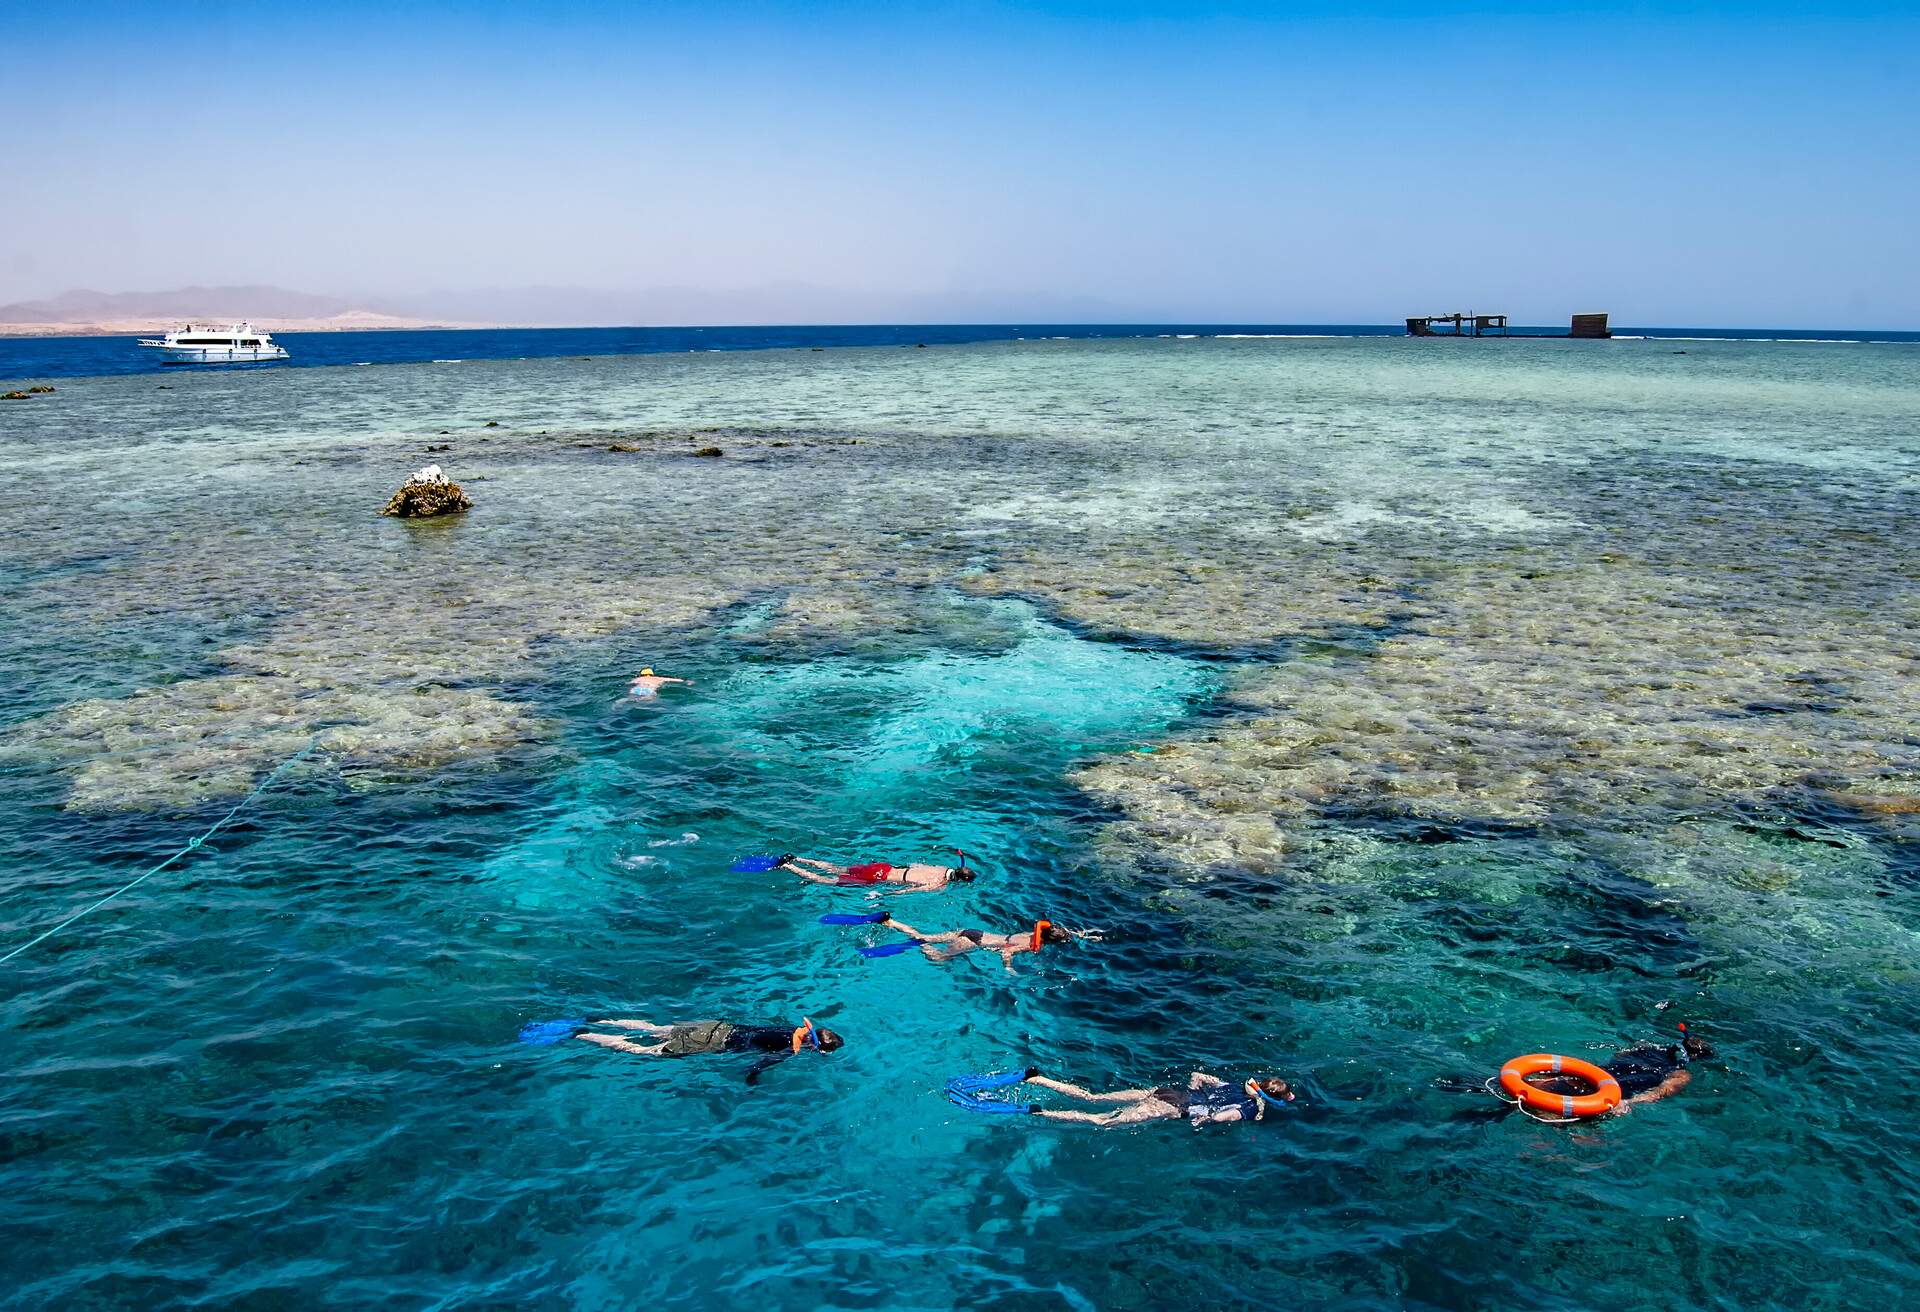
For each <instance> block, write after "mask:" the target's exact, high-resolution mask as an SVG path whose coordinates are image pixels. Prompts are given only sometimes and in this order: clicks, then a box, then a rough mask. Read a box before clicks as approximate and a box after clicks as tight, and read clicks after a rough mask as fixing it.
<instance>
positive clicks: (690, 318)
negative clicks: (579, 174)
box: [0, 283, 1128, 331]
mask: <svg viewBox="0 0 1920 1312" xmlns="http://www.w3.org/2000/svg"><path fill="white" fill-rule="evenodd" d="M202 319H204V320H215V319H222V320H234V319H250V320H252V321H253V322H254V323H256V324H261V325H263V326H267V325H272V324H275V323H280V324H283V325H291V324H293V323H295V322H298V323H299V324H300V325H301V326H302V327H325V326H329V322H328V321H335V322H334V324H333V326H338V327H401V326H412V325H418V324H424V323H433V324H443V325H449V326H458V325H472V324H494V325H508V324H512V325H522V326H527V327H541V326H548V327H569V328H573V327H580V328H586V327H602V326H606V327H614V326H628V325H646V324H670V325H702V324H708V325H711V324H796V323H797V324H831V323H1115V322H1126V321H1128V316H1127V314H1126V313H1125V312H1124V311H1123V310H1122V308H1121V307H1119V306H1116V305H1113V304H1111V303H1109V302H1106V301H1101V300H1097V299H1095V298H1092V297H1077V296H1048V295H1045V294H1041V295H1022V296H1018V297H1015V296H1003V295H995V294H991V293H986V294H981V293H951V292H949V293H905V294H888V293H871V292H848V291H840V290H836V289H833V288H827V287H816V286H812V285H809V284H805V283H770V284H767V285H764V286H760V287H752V288H742V289H738V290H731V291H728V290H721V291H714V290H707V289H703V288H697V287H673V286H669V287H650V288H645V289H628V290H605V289H593V288H584V287H500V288H492V289H487V290H481V291H440V292H425V293H421V294H419V295H410V296H383V297H378V298H373V299H371V300H348V299H346V298H343V297H339V296H320V295H315V294H314V293H311V292H298V291H289V290H287V289H286V288H284V287H266V286H241V287H180V288H176V289H174V290H172V291H157V292H96V291H70V292H64V293H62V294H61V295H59V296H51V297H47V298H46V299H44V300H37V301H16V302H14V303H13V304H11V305H0V325H11V326H14V327H16V328H17V329H19V330H22V331H33V326H34V325H42V324H59V325H93V326H96V328H100V327H105V326H107V325H121V326H124V325H127V324H132V323H144V324H147V325H150V326H155V327H157V326H159V325H161V324H163V323H169V322H174V321H179V320H202Z"/></svg>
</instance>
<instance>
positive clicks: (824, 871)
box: [775, 848, 978, 893]
mask: <svg viewBox="0 0 1920 1312" xmlns="http://www.w3.org/2000/svg"><path fill="white" fill-rule="evenodd" d="M954 850H955V851H956V852H959V849H958V848H955V849H954ZM806 866H810V867H812V869H802V867H806ZM775 868H776V869H780V870H787V871H791V872H792V873H794V874H796V875H798V876H800V878H802V879H808V880H812V881H813V882H814V883H816V884H829V885H837V886H839V887H843V888H862V887H870V888H875V889H878V888H879V887H880V886H882V885H885V884H897V885H899V887H898V888H896V889H893V890H891V891H893V892H898V893H937V892H939V891H940V890H941V889H943V888H945V887H946V886H947V885H948V884H949V883H951V882H953V881H954V880H956V879H957V880H959V881H961V882H962V883H970V882H972V880H973V879H974V878H975V876H976V874H977V873H978V872H977V871H973V870H969V869H968V868H967V854H966V853H965V852H960V864H959V865H957V866H929V865H911V866H896V865H890V864H888V863H887V862H885V861H870V862H868V863H867V864H865V865H858V866H836V865H834V864H832V863H831V862H827V861H815V860H814V859H813V858H811V857H804V856H794V855H792V854H791V853H789V854H788V855H786V856H784V857H781V858H780V861H779V863H778V864H777V866H776V867H775Z"/></svg>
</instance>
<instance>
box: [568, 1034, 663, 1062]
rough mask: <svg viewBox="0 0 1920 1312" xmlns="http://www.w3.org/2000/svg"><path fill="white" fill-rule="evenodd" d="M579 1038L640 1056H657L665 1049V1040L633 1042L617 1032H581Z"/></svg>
mask: <svg viewBox="0 0 1920 1312" xmlns="http://www.w3.org/2000/svg"><path fill="white" fill-rule="evenodd" d="M580 1038H581V1039H582V1040H584V1041H585V1042H587V1043H597V1044H599V1045H600V1046H601V1047H603V1048H612V1049H614V1050H616V1051H618V1052H631V1053H635V1054H637V1055H639V1056H642V1057H658V1056H659V1055H660V1054H661V1053H663V1052H665V1051H666V1050H667V1045H666V1041H665V1040H662V1041H661V1042H659V1043H655V1044H652V1045H651V1046H649V1045H646V1044H640V1043H635V1042H634V1041H633V1040H632V1039H623V1038H621V1037H620V1036H619V1035H617V1034H582V1035H580Z"/></svg>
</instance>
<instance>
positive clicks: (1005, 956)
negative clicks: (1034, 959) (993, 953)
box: [1000, 944, 1028, 975]
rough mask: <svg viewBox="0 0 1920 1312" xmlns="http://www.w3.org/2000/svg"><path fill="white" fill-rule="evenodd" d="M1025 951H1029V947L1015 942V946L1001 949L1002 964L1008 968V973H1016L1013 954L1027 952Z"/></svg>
mask: <svg viewBox="0 0 1920 1312" xmlns="http://www.w3.org/2000/svg"><path fill="white" fill-rule="evenodd" d="M1025 951H1028V949H1026V948H1023V947H1021V946H1019V945H1018V944H1015V945H1014V946H1013V947H1010V948H1001V949H1000V964H1001V965H1003V966H1005V967H1006V968H1007V974H1009V975H1011V974H1013V973H1015V972H1014V969H1013V954H1014V953H1016V952H1025Z"/></svg>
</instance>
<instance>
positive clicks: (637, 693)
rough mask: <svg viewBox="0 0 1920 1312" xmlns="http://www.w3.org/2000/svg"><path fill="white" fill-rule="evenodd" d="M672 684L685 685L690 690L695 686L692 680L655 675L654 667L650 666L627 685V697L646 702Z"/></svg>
mask: <svg viewBox="0 0 1920 1312" xmlns="http://www.w3.org/2000/svg"><path fill="white" fill-rule="evenodd" d="M670 683H684V684H686V685H687V686H688V687H689V688H691V687H692V686H693V680H692V679H674V678H669V677H668V676H667V675H664V674H655V673H654V672H653V667H652V666H651V665H649V666H647V668H646V669H644V670H641V671H640V673H638V674H636V675H634V676H633V682H632V683H630V684H628V685H627V695H628V696H629V697H638V698H640V699H641V700H643V701H644V700H646V699H647V698H649V697H656V696H658V695H659V693H660V690H661V689H662V688H664V687H666V686H667V685H668V684H670Z"/></svg>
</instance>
